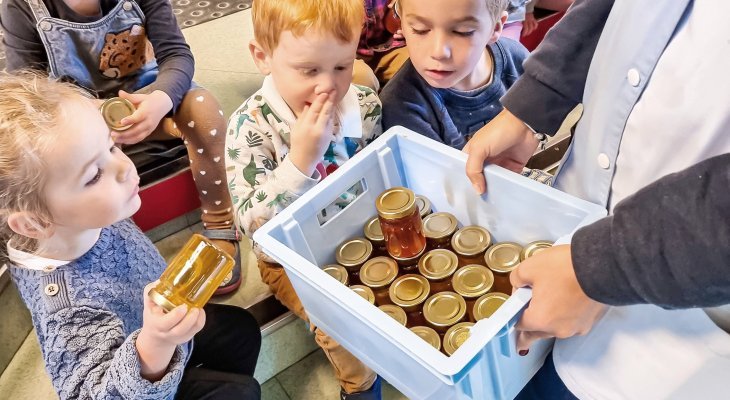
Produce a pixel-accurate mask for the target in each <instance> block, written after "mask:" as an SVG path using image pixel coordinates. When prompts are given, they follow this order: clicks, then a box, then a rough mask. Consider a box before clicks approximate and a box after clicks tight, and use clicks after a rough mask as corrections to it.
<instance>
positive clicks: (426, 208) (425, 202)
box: [416, 194, 431, 218]
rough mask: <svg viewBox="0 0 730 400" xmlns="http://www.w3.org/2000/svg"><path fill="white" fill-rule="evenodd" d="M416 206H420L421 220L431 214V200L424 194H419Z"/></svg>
mask: <svg viewBox="0 0 730 400" xmlns="http://www.w3.org/2000/svg"><path fill="white" fill-rule="evenodd" d="M416 205H417V206H418V212H419V214H421V218H424V217H425V216H427V215H428V214H431V200H429V199H428V197H426V196H424V195H422V194H417V195H416Z"/></svg>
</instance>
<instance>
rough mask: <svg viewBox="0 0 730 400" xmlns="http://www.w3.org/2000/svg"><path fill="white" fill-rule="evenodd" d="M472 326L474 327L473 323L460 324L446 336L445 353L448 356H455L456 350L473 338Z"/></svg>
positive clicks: (450, 329)
mask: <svg viewBox="0 0 730 400" xmlns="http://www.w3.org/2000/svg"><path fill="white" fill-rule="evenodd" d="M472 326H474V323H473V322H460V323H458V324H456V325H454V326H452V327H451V328H449V330H448V331H446V333H445V334H444V352H445V353H446V354H448V355H452V354H454V352H455V351H456V349H458V348H459V347H461V345H462V344H464V342H466V340H467V339H469V336H471V328H472Z"/></svg>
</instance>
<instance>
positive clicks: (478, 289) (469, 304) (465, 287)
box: [452, 264, 494, 321]
mask: <svg viewBox="0 0 730 400" xmlns="http://www.w3.org/2000/svg"><path fill="white" fill-rule="evenodd" d="M452 284H453V286H454V291H455V292H456V293H458V294H460V295H461V297H463V298H464V301H465V302H466V312H467V314H468V316H469V321H474V316H473V315H472V309H473V307H474V303H475V302H476V301H477V299H478V298H479V297H480V296H482V295H484V294H485V293H487V292H489V290H490V289H492V285H493V284H494V275H493V274H492V271H490V270H489V268H487V267H485V266H483V265H477V264H472V265H467V266H464V267H462V268H459V270H458V271H456V273H455V274H454V277H453V278H452Z"/></svg>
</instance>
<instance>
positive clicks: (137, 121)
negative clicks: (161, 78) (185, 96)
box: [113, 90, 172, 144]
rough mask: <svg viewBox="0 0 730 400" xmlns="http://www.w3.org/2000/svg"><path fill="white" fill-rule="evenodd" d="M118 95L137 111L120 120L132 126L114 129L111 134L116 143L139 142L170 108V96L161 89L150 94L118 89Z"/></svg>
mask: <svg viewBox="0 0 730 400" xmlns="http://www.w3.org/2000/svg"><path fill="white" fill-rule="evenodd" d="M119 97H122V98H124V99H127V100H129V101H131V102H132V104H134V106H135V107H136V108H137V111H135V112H134V114H132V115H130V116H128V117H125V118H122V120H121V121H120V123H121V124H122V125H132V127H130V128H129V129H127V130H124V131H119V132H117V131H115V132H114V133H113V135H114V141H115V142H116V143H123V144H134V143H138V142H141V141H142V140H143V139H144V138H146V137H147V136H149V135H150V133H152V132H153V131H154V130H155V128H157V125H159V124H160V121H161V120H162V118H163V117H164V116H165V115H167V113H168V112H170V110H171V109H172V100H171V99H170V96H168V95H167V94H166V93H165V92H163V91H161V90H155V91H154V92H152V93H150V94H135V93H127V92H125V91H123V90H120V91H119Z"/></svg>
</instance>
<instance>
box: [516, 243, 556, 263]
mask: <svg viewBox="0 0 730 400" xmlns="http://www.w3.org/2000/svg"><path fill="white" fill-rule="evenodd" d="M552 246H553V242H550V241H547V240H536V241H534V242H532V243H528V244H527V245H526V246H525V248H524V249H522V252H521V253H520V261H525V259H527V258H529V257H531V256H533V255H535V254H537V253H539V252H541V251H542V250H545V249H547V248H549V247H552Z"/></svg>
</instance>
